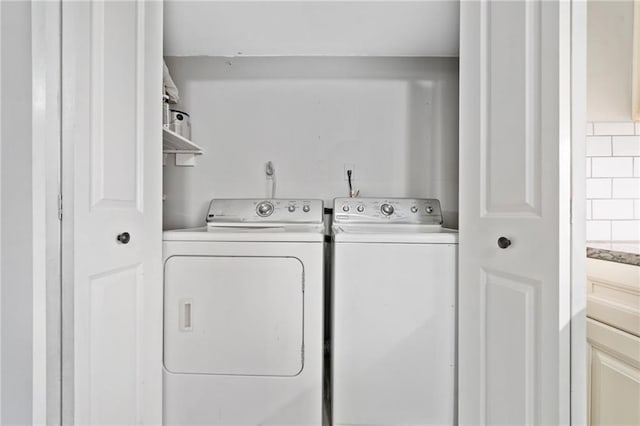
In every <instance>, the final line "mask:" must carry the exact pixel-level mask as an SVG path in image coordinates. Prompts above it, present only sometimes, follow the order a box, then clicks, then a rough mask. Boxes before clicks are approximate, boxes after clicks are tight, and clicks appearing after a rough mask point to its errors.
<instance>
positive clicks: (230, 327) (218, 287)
mask: <svg viewBox="0 0 640 426" xmlns="http://www.w3.org/2000/svg"><path fill="white" fill-rule="evenodd" d="M323 210H324V209H323V203H322V201H319V200H215V199H214V200H212V201H211V204H210V206H209V211H208V213H207V227H205V228H197V229H186V230H178V231H166V232H165V233H164V368H165V371H164V422H165V424H173V425H180V424H182V425H187V424H206V425H225V426H228V425H258V424H259V425H284V424H286V425H294V424H295V425H320V424H322V355H323V260H324V259H323V241H324V221H323V217H324V216H323V213H324V211H323Z"/></svg>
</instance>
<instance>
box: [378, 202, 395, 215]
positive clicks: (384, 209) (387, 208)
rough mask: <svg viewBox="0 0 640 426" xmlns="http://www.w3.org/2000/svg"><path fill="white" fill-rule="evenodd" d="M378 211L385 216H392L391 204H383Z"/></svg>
mask: <svg viewBox="0 0 640 426" xmlns="http://www.w3.org/2000/svg"><path fill="white" fill-rule="evenodd" d="M380 211H381V212H382V214H383V215H385V216H391V215H392V214H393V211H394V208H393V206H392V205H391V204H388V203H384V204H383V205H382V206H381V207H380Z"/></svg>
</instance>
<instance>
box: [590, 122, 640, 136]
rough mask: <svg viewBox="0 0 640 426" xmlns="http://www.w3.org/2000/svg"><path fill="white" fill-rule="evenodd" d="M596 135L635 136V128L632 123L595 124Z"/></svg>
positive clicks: (594, 131) (594, 132)
mask: <svg viewBox="0 0 640 426" xmlns="http://www.w3.org/2000/svg"><path fill="white" fill-rule="evenodd" d="M593 134H594V135H605V136H607V135H608V136H613V135H629V136H632V135H634V134H635V126H634V123H633V122H632V121H628V122H619V123H618V122H600V123H593Z"/></svg>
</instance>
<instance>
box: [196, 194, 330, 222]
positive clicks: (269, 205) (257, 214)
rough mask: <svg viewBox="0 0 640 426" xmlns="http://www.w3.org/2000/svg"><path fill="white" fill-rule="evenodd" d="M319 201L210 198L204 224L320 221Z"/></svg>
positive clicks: (320, 202)
mask: <svg viewBox="0 0 640 426" xmlns="http://www.w3.org/2000/svg"><path fill="white" fill-rule="evenodd" d="M323 220H324V204H323V202H322V200H303V199H297V200H287V199H265V200H260V199H213V200H211V203H209V211H208V212H207V223H208V224H211V225H215V224H216V223H322V222H323Z"/></svg>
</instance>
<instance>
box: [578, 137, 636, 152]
mask: <svg viewBox="0 0 640 426" xmlns="http://www.w3.org/2000/svg"><path fill="white" fill-rule="evenodd" d="M594 137H595V136H594ZM612 145H613V155H615V156H617V157H631V156H634V155H640V136H614V137H613V144H612ZM588 150H589V139H588V138H587V152H588ZM587 155H589V154H587Z"/></svg>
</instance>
